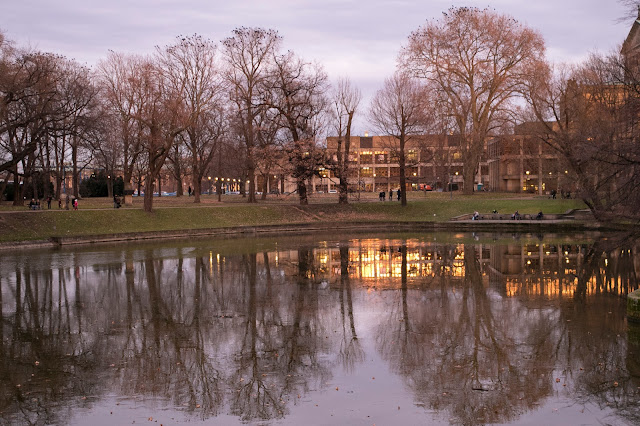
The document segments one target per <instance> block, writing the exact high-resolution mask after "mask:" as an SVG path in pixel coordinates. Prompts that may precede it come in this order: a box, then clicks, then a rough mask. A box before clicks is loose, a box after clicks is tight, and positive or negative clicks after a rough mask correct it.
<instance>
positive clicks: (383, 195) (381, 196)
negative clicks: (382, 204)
mask: <svg viewBox="0 0 640 426" xmlns="http://www.w3.org/2000/svg"><path fill="white" fill-rule="evenodd" d="M384 199H385V193H384V191H380V201H384Z"/></svg>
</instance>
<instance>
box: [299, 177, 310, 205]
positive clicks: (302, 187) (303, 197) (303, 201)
mask: <svg viewBox="0 0 640 426" xmlns="http://www.w3.org/2000/svg"><path fill="white" fill-rule="evenodd" d="M297 185H298V195H299V196H300V205H301V206H306V205H308V204H309V199H308V198H307V184H306V183H305V181H304V178H303V177H299V178H298V179H297Z"/></svg>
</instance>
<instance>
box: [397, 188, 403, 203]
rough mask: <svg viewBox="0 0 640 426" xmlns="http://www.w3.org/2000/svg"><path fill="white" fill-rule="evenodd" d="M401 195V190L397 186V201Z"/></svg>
mask: <svg viewBox="0 0 640 426" xmlns="http://www.w3.org/2000/svg"><path fill="white" fill-rule="evenodd" d="M401 195H402V191H401V190H400V188H398V201H400V196H401Z"/></svg>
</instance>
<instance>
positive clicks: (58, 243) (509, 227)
mask: <svg viewBox="0 0 640 426" xmlns="http://www.w3.org/2000/svg"><path fill="white" fill-rule="evenodd" d="M381 229H383V230H384V231H385V232H386V231H389V230H391V231H398V232H407V231H409V232H412V231H420V232H424V231H427V232H431V231H451V232H486V231H494V232H533V233H536V232H545V233H546V232H556V233H557V232H594V231H625V230H627V229H628V227H626V226H623V225H617V226H616V225H613V224H610V225H608V226H604V225H602V224H599V223H596V222H584V221H574V220H518V221H512V220H495V221H493V220H479V221H471V220H457V221H448V222H428V221H423V222H419V221H366V222H338V223H336V222H298V223H284V224H275V225H240V226H229V227H219V228H201V229H177V230H173V231H166V230H165V231H142V232H127V233H114V234H95V235H79V236H69V237H67V236H52V237H50V238H48V239H45V240H42V239H40V240H22V241H6V242H0V252H2V251H6V250H30V249H43V248H50V249H53V248H60V247H66V246H74V245H76V246H80V245H93V244H103V243H105V244H108V243H117V242H133V241H149V240H158V241H162V240H180V239H191V238H220V237H222V238H229V237H232V238H242V237H250V238H253V237H257V236H278V235H304V234H312V233H318V232H329V231H330V232H336V231H349V232H380V230H381Z"/></svg>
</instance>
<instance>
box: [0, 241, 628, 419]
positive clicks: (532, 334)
mask: <svg viewBox="0 0 640 426" xmlns="http://www.w3.org/2000/svg"><path fill="white" fill-rule="evenodd" d="M443 239H444V240H445V242H441V240H443ZM494 239H495V240H497V241H496V242H493V241H492V240H494ZM505 241H507V240H505V239H502V236H492V238H489V239H487V240H486V241H484V238H482V239H481V238H478V236H476V238H472V237H471V236H467V235H459V236H444V237H443V236H435V235H420V236H398V237H388V238H361V237H359V238H355V239H350V240H348V239H339V240H336V239H332V238H308V239H306V240H303V241H293V240H286V239H283V240H279V241H277V242H274V241H268V240H260V241H251V242H247V241H235V242H233V241H231V242H229V241H227V242H220V241H216V242H198V243H193V244H174V245H157V246H154V245H142V246H126V247H124V248H103V249H100V250H96V249H82V250H75V251H59V252H42V253H38V254H37V256H34V254H33V253H26V254H15V255H3V259H2V263H1V264H0V284H1V285H2V292H1V293H0V294H1V297H2V299H1V301H0V302H1V303H0V309H2V311H1V312H0V313H1V315H2V323H1V324H0V327H1V329H0V332H1V333H2V337H3V339H2V346H1V348H0V350H1V353H0V377H1V378H2V380H1V381H0V395H1V399H0V419H1V421H2V423H9V424H11V423H16V424H22V423H33V424H56V423H68V422H70V421H71V420H73V418H74V417H73V416H74V415H77V413H78V412H79V411H80V412H84V413H89V414H91V413H97V412H99V409H100V408H101V407H103V406H104V404H107V406H108V407H109V408H108V409H109V410H114V409H116V408H117V409H119V410H120V411H121V412H122V408H124V407H126V408H128V409H130V410H132V411H131V412H133V410H134V409H135V407H140V406H143V407H148V408H150V409H162V410H163V411H164V412H168V413H171V417H172V418H178V419H179V420H180V419H182V420H181V421H184V420H197V419H200V420H209V421H211V420H216V419H219V420H220V422H225V423H228V422H229V421H230V420H235V421H236V422H260V421H266V422H269V421H278V422H287V423H299V422H300V421H301V420H305V421H306V422H307V423H309V422H311V423H313V421H314V419H317V420H318V422H321V421H320V417H314V416H317V414H314V413H315V411H314V407H315V406H317V405H316V404H314V400H316V399H319V398H321V397H324V398H330V399H329V401H330V403H331V407H332V410H333V411H331V414H333V415H335V417H333V421H336V420H340V419H341V420H344V419H345V418H346V417H344V416H347V415H354V414H353V412H354V411H355V412H356V414H355V415H359V414H362V416H363V418H362V419H360V420H367V421H368V420H371V421H372V422H374V419H368V418H367V417H366V416H365V415H364V413H360V412H358V410H355V409H354V407H353V404H355V402H354V400H351V399H349V397H350V396H351V395H353V396H354V397H355V398H360V399H362V400H364V404H365V406H366V403H367V398H380V399H382V400H389V402H390V404H391V403H393V404H395V402H393V401H391V400H392V395H395V396H394V397H396V396H397V395H400V396H397V398H398V400H400V401H403V402H404V404H409V403H410V404H412V405H414V406H418V407H423V410H422V412H421V413H420V410H418V412H416V411H415V410H405V411H400V410H398V412H396V413H393V416H394V417H393V418H394V419H396V420H395V421H400V422H403V421H404V422H415V421H421V422H426V421H440V422H443V423H459V424H481V423H499V422H513V421H518V420H521V419H527V418H535V416H536V415H537V414H536V413H537V412H539V411H541V410H542V411H545V410H546V411H552V410H558V409H557V408H552V407H553V404H560V406H572V407H578V408H575V409H574V411H570V410H569V411H567V410H564V409H560V410H558V413H557V415H558V416H563V415H564V416H571V415H575V414H576V413H575V410H578V409H580V407H582V408H581V409H582V410H583V411H584V410H585V408H586V411H587V413H586V414H585V415H586V416H591V417H586V418H587V419H597V420H598V421H600V420H602V419H606V420H604V421H606V422H609V423H611V422H613V423H616V422H626V421H627V422H630V423H634V422H636V423H637V422H640V409H639V408H638V402H639V401H640V394H639V391H638V389H639V387H640V361H638V360H639V359H640V338H638V336H640V332H639V331H638V330H637V328H634V327H630V326H628V325H627V324H626V319H625V311H624V302H625V301H624V298H622V297H620V296H623V295H625V294H626V293H628V292H629V291H632V290H634V289H635V288H637V287H638V283H639V281H640V278H639V275H638V273H639V272H640V252H639V250H638V249H639V245H638V243H637V242H635V241H621V240H619V239H617V238H614V237H613V236H607V237H606V238H604V237H600V238H596V239H591V240H588V239H580V240H578V239H576V238H567V237H558V236H554V238H553V240H551V239H550V240H549V241H545V240H544V239H539V238H526V237H523V238H519V239H510V242H509V243H508V244H506V243H505ZM367 365H370V366H371V367H372V368H373V369H375V370H378V371H380V374H381V375H383V372H384V371H388V372H389V374H390V375H391V376H395V377H398V378H401V381H400V383H401V384H400V385H397V384H396V385H392V384H389V385H388V386H389V387H388V388H386V389H383V390H382V393H381V394H379V395H378V394H372V393H371V388H372V385H371V382H372V378H370V377H363V373H361V372H362V371H363V370H365V369H366V367H367ZM336 384H342V387H343V388H345V387H346V390H345V389H342V390H341V389H340V386H335V385H336ZM393 386H395V387H393ZM334 388H335V390H334ZM329 391H333V392H334V393H332V394H330V395H335V396H329V397H327V396H323V395H325V394H327V393H328V392H329ZM350 394H351V395H350ZM114 398H115V399H114ZM105 401H108V402H105ZM120 404H121V405H120ZM394 407H395V405H394ZM72 413H73V414H72ZM126 413H127V412H126V411H125V417H124V418H126V419H127V420H129V418H128V417H126V415H127V414H126ZM111 414H113V411H111ZM327 415H328V414H327ZM416 416H417V417H416ZM560 418H561V419H562V417H560ZM567 418H568V417H567ZM567 418H564V419H565V420H567ZM223 419H224V420H223ZM310 420H311V421H310ZM589 421H591V420H589ZM338 422H339V421H338ZM105 424H106V422H105Z"/></svg>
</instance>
